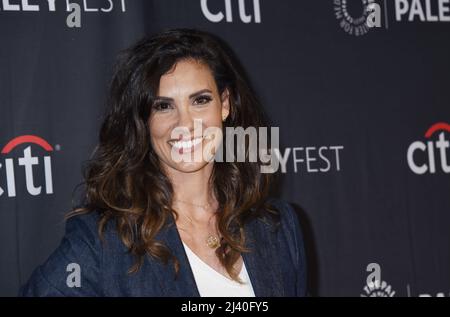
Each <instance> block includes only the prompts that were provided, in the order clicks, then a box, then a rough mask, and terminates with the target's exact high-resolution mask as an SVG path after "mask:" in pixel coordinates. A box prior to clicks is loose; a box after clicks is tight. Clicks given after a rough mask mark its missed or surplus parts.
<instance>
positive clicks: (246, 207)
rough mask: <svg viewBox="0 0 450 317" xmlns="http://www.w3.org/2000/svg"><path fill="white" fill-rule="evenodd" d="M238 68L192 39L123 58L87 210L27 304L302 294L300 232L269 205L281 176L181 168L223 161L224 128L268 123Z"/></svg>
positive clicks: (214, 45) (182, 34) (199, 36)
mask: <svg viewBox="0 0 450 317" xmlns="http://www.w3.org/2000/svg"><path fill="white" fill-rule="evenodd" d="M237 65H238V64H237V62H236V61H235V59H234V58H233V57H232V55H231V54H230V53H229V52H228V49H226V48H225V46H224V45H223V44H222V42H221V41H220V40H218V39H216V38H215V37H214V36H212V35H210V34H207V33H204V32H200V31H196V30H187V29H176V30H169V31H166V32H163V33H160V34H157V35H156V36H153V37H148V38H144V39H142V40H141V41H139V42H138V43H136V44H135V45H133V46H132V47H130V48H129V49H127V50H125V51H124V52H122V53H121V54H120V55H119V59H118V62H117V65H116V68H115V73H114V76H113V79H112V82H111V87H110V96H109V102H108V107H109V108H108V111H107V113H106V117H105V119H104V122H103V124H102V126H101V130H100V138H99V139H100V140H99V144H98V146H97V148H96V151H95V153H94V155H93V158H92V159H91V160H90V162H89V164H88V165H87V167H86V171H85V187H86V195H85V201H84V202H83V205H82V206H81V207H80V208H76V209H75V210H73V211H72V212H71V213H70V214H69V215H68V221H67V225H66V234H65V236H64V239H63V241H62V242H61V244H60V246H59V247H58V248H57V249H56V251H55V252H54V253H53V254H52V255H51V256H50V257H49V259H48V260H47V261H46V262H45V263H44V264H43V265H42V266H40V267H38V268H37V269H36V270H35V271H34V273H33V275H32V277H31V278H30V280H29V282H28V283H27V284H26V285H25V286H24V287H23V288H22V289H21V294H22V295H25V296H45V295H58V296H61V295H64V296H73V295H84V296H303V295H305V293H306V268H305V257H304V250H303V240H302V235H301V231H300V226H299V223H298V221H297V218H296V214H295V212H294V211H293V209H292V207H291V206H290V205H289V204H287V203H285V202H283V201H281V200H279V199H274V198H271V197H269V192H270V188H271V185H272V182H273V178H272V176H273V175H271V174H263V173H261V172H260V170H261V166H260V164H261V163H259V162H250V161H249V160H245V161H244V162H215V161H214V160H208V159H203V156H201V157H202V159H200V160H194V161H185V160H182V161H179V160H176V159H175V158H174V154H177V153H178V154H181V155H184V154H198V153H199V152H200V151H202V148H204V147H207V148H209V149H212V151H213V152H214V150H216V149H217V148H218V146H219V145H220V144H221V143H222V142H224V141H225V139H226V136H225V137H223V138H222V136H223V135H224V134H223V133H222V131H223V130H224V129H225V128H226V127H243V128H244V129H245V128H248V127H254V128H259V127H264V126H265V125H266V123H265V122H266V121H265V119H264V116H263V113H262V111H261V108H260V105H259V104H258V102H257V99H256V97H255V95H254V94H253V92H252V91H251V89H250V88H249V84H248V83H247V81H246V80H245V76H244V74H243V71H242V70H241V69H240V67H238V66H237ZM196 124H200V126H201V128H202V129H201V130H202V131H208V130H210V131H211V130H212V131H216V132H217V133H213V134H212V135H209V134H207V133H201V134H199V133H196V129H195V125H196ZM244 146H245V148H244V149H245V153H246V155H248V152H249V151H248V144H245V145H244ZM73 267H76V268H78V269H77V271H76V272H72V271H71V270H69V268H73ZM71 279H75V281H73V280H71ZM77 279H78V280H77ZM69 282H70V283H69Z"/></svg>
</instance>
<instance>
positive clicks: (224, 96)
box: [220, 89, 230, 121]
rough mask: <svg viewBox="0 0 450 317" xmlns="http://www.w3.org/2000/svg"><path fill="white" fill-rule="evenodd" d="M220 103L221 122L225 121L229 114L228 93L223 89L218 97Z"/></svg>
mask: <svg viewBox="0 0 450 317" xmlns="http://www.w3.org/2000/svg"><path fill="white" fill-rule="evenodd" d="M220 99H221V101H222V121H225V120H226V119H227V118H228V115H229V114H230V92H229V91H228V89H225V90H224V91H223V92H222V95H221V96H220Z"/></svg>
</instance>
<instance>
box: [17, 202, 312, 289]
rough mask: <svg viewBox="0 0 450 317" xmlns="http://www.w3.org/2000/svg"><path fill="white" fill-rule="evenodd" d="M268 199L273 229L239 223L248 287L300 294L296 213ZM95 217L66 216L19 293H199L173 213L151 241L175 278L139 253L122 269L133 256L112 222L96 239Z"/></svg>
mask: <svg viewBox="0 0 450 317" xmlns="http://www.w3.org/2000/svg"><path fill="white" fill-rule="evenodd" d="M271 202H272V204H273V205H274V206H275V207H276V208H277V209H278V210H279V211H280V214H281V225H280V226H278V230H274V228H275V226H274V225H273V223H272V224H271V223H266V222H263V221H262V220H261V219H254V220H252V221H251V222H249V223H248V224H247V225H246V226H245V227H244V230H245V233H246V239H247V247H249V248H250V250H251V252H249V253H244V254H243V255H242V256H243V260H244V262H245V266H246V268H247V271H248V274H249V276H250V280H251V283H252V286H253V290H254V292H255V295H256V296H257V297H271V296H305V295H306V261H305V253H304V247H303V238H302V234H301V229H300V226H299V222H298V219H297V215H296V214H295V212H294V211H293V209H292V207H291V206H290V205H289V204H287V203H285V202H284V201H282V200H278V199H273V201H271ZM98 218H99V217H98V214H97V213H95V212H93V213H90V214H86V215H82V216H76V217H73V218H71V219H69V220H68V221H67V223H66V232H65V235H64V237H63V240H62V241H61V244H60V245H59V247H58V248H57V249H56V250H55V251H54V253H53V254H52V255H51V256H50V257H49V258H48V259H47V261H46V262H45V263H44V264H43V265H41V266H39V267H37V268H36V269H35V271H34V272H33V274H32V276H31V278H30V279H29V281H28V282H27V284H26V285H24V286H23V287H22V288H21V290H20V295H21V296H186V297H190V296H200V295H199V292H198V289H197V286H196V283H195V279H194V276H193V273H192V271H191V267H190V265H189V260H188V258H187V256H186V253H185V250H184V247H183V245H182V242H181V238H180V236H179V234H178V230H177V229H176V226H175V225H174V220H173V217H170V218H171V219H170V221H169V223H170V224H169V226H166V227H165V229H163V230H161V231H160V232H159V233H158V235H157V236H156V239H158V240H160V241H162V242H163V243H165V244H166V246H167V247H169V248H170V250H171V252H172V253H173V254H174V255H175V256H176V257H177V258H178V261H179V262H180V270H179V274H178V277H177V278H175V270H174V266H173V262H169V263H168V264H167V265H165V264H163V263H162V262H161V261H158V260H156V259H153V258H152V257H150V256H147V257H145V260H144V263H143V265H142V267H141V269H140V270H139V271H138V272H137V273H131V274H129V273H127V271H128V269H129V268H130V267H131V266H132V265H133V263H134V261H135V258H134V257H133V256H132V255H131V254H130V253H129V252H128V251H127V248H126V247H125V245H124V244H123V243H122V241H121V240H120V238H119V237H118V235H117V232H116V230H115V229H114V227H113V226H109V225H107V226H106V231H105V235H104V239H105V241H104V243H102V242H101V240H100V238H99V236H98V233H97V221H98ZM70 263H76V264H79V266H80V272H81V285H80V287H76V286H75V287H69V286H68V284H67V282H66V280H67V279H68V276H69V275H70V274H71V273H72V272H73V271H72V270H71V269H69V270H67V267H68V265H69V264H70ZM69 268H70V267H69ZM69 278H70V277H69ZM69 285H71V284H70V283H69ZM72 286H73V285H72Z"/></svg>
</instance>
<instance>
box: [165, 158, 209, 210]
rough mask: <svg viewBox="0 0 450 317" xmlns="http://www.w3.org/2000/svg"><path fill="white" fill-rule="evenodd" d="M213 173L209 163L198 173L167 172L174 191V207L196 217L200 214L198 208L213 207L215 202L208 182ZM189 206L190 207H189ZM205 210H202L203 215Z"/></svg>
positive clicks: (172, 170)
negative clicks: (208, 205)
mask: <svg viewBox="0 0 450 317" xmlns="http://www.w3.org/2000/svg"><path fill="white" fill-rule="evenodd" d="M212 171H213V164H212V163H209V164H207V165H206V166H204V167H203V168H201V169H200V170H198V171H195V172H191V173H186V172H181V171H178V170H175V169H172V168H169V169H168V171H167V174H168V177H169V179H170V181H171V183H172V186H173V190H174V197H173V201H174V205H177V206H180V205H181V204H183V205H182V207H183V208H178V209H180V212H181V209H182V210H184V211H186V212H187V213H188V214H190V215H192V216H194V217H197V216H201V215H200V214H199V215H196V214H198V213H202V210H201V208H198V206H205V205H207V204H210V206H215V205H216V201H215V197H214V194H213V191H212V187H211V184H210V182H209V179H210V176H211V174H212ZM189 204H191V207H189ZM204 211H205V210H203V213H204Z"/></svg>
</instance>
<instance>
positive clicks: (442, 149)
mask: <svg viewBox="0 0 450 317" xmlns="http://www.w3.org/2000/svg"><path fill="white" fill-rule="evenodd" d="M446 132H450V124H448V123H443V122H440V123H436V124H433V125H432V126H431V127H430V128H429V129H428V130H427V132H426V133H425V138H427V139H431V137H432V136H433V135H434V134H439V136H438V140H428V141H415V142H413V143H411V145H410V146H409V148H408V153H407V159H408V165H409V168H410V169H411V170H412V171H413V172H414V173H415V174H418V175H422V174H425V173H430V174H435V173H436V171H437V170H439V171H442V172H444V173H450V166H449V165H448V163H447V149H448V148H449V147H450V142H449V140H448V139H446ZM437 157H439V159H440V163H441V164H440V167H439V166H438V165H439V164H438V163H437V162H436V160H437Z"/></svg>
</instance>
